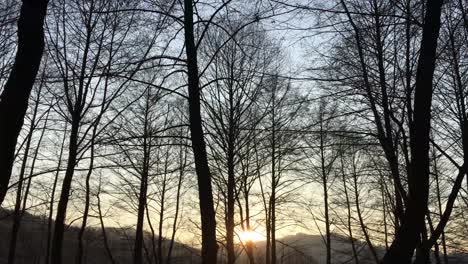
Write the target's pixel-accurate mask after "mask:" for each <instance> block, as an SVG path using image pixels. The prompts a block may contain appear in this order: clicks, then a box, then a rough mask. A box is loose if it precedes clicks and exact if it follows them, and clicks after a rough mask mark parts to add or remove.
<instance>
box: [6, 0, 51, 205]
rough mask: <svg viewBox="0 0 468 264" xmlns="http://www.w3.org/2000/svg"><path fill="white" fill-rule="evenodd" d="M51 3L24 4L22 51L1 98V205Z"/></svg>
mask: <svg viewBox="0 0 468 264" xmlns="http://www.w3.org/2000/svg"><path fill="white" fill-rule="evenodd" d="M47 3H48V1H47V0H23V1H22V5H21V11H20V16H19V19H18V48H17V52H16V57H15V62H14V64H13V67H12V69H11V72H10V76H9V77H8V80H7V82H6V84H5V86H4V88H3V92H2V94H1V95H0V127H1V129H0V205H1V204H2V203H3V200H4V199H5V195H6V192H7V189H8V183H9V181H10V177H11V171H12V167H13V162H14V156H15V147H16V142H17V139H18V135H19V133H20V131H21V127H22V126H23V122H24V116H25V114H26V110H27V108H28V100H29V95H30V93H31V90H32V87H33V85H34V81H35V79H36V75H37V72H38V70H39V66H40V63H41V58H42V54H43V51H44V28H43V25H44V20H45V17H46V11H47Z"/></svg>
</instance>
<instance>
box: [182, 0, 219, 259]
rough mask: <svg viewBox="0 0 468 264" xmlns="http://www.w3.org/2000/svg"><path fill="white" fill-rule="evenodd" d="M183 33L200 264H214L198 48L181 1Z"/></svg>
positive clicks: (188, 6)
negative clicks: (198, 219)
mask: <svg viewBox="0 0 468 264" xmlns="http://www.w3.org/2000/svg"><path fill="white" fill-rule="evenodd" d="M184 29H185V51H186V55H187V74H188V90H189V120H190V132H191V139H192V149H193V153H194V159H195V170H196V174H197V181H198V195H199V201H200V215H201V228H202V263H203V264H212V263H216V257H217V251H218V245H217V242H216V215H215V211H214V203H213V190H212V186H211V174H210V168H209V166H208V157H207V153H206V145H205V139H204V135H203V124H202V118H201V109H200V84H199V81H200V80H199V76H198V62H197V47H196V46H195V37H194V29H193V2H192V1H191V0H185V1H184Z"/></svg>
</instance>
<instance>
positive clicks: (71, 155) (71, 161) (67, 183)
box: [51, 112, 80, 264]
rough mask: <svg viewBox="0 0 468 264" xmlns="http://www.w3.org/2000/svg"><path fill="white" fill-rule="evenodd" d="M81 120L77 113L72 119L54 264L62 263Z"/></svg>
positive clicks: (53, 258)
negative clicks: (66, 220) (66, 219)
mask: <svg viewBox="0 0 468 264" xmlns="http://www.w3.org/2000/svg"><path fill="white" fill-rule="evenodd" d="M79 123H80V118H79V115H78V114H76V112H75V113H74V114H73V117H72V126H71V131H70V140H69V148H68V162H67V169H66V171H65V177H64V179H63V183H62V190H61V193H60V200H59V202H58V206H57V215H56V217H55V228H54V236H53V240H52V251H51V260H52V264H61V263H62V246H63V236H64V228H65V218H66V214H67V205H68V200H69V196H70V190H71V184H72V180H73V174H74V172H75V166H76V163H77V156H78V130H79Z"/></svg>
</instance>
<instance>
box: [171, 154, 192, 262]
mask: <svg viewBox="0 0 468 264" xmlns="http://www.w3.org/2000/svg"><path fill="white" fill-rule="evenodd" d="M183 151H184V149H183V148H182V147H181V149H180V153H179V157H180V164H181V168H180V170H179V180H178V182H177V196H176V208H175V213H174V222H173V223H172V235H171V241H170V243H169V249H168V250H167V260H166V264H170V263H171V261H172V250H173V248H174V242H175V235H176V231H177V224H178V222H177V221H178V219H179V207H180V198H181V197H180V195H181V189H182V180H183V177H184V171H185V166H186V164H187V156H186V155H185V154H184V153H183ZM182 156H183V157H182Z"/></svg>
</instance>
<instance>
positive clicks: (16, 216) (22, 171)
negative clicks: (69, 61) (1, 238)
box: [8, 92, 41, 264]
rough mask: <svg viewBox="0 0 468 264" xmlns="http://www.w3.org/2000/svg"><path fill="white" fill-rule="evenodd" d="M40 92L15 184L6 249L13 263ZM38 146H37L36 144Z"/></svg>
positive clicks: (11, 263) (12, 263)
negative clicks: (8, 245)
mask: <svg viewBox="0 0 468 264" xmlns="http://www.w3.org/2000/svg"><path fill="white" fill-rule="evenodd" d="M40 94H41V93H40V92H39V93H38V95H37V98H36V105H35V106H34V110H33V114H32V119H31V124H30V126H29V133H28V137H27V140H26V145H25V148H24V156H23V161H22V163H21V169H20V173H19V180H18V186H17V191H16V201H15V210H14V213H13V215H14V216H13V226H12V228H11V234H10V248H9V251H8V264H14V263H15V254H16V242H17V238H18V232H19V229H20V224H21V212H20V211H21V198H22V197H21V196H22V193H23V191H24V190H23V184H24V175H25V171H26V164H27V163H28V158H29V150H30V149H31V140H32V136H33V133H34V130H35V127H36V125H37V124H36V117H37V111H38V107H39V97H40ZM38 147H39V146H38ZM23 199H24V198H23Z"/></svg>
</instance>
